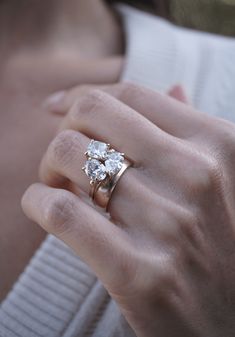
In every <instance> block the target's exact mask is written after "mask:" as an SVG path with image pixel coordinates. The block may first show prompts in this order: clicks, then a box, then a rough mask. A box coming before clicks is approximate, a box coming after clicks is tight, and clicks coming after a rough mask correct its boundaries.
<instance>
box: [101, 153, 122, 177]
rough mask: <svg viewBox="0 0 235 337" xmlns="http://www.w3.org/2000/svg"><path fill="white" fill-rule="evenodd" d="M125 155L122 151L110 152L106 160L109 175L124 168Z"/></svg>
mask: <svg viewBox="0 0 235 337" xmlns="http://www.w3.org/2000/svg"><path fill="white" fill-rule="evenodd" d="M123 161H124V157H123V155H122V154H121V153H119V152H116V151H112V152H110V153H108V158H107V160H105V167H106V171H107V172H108V174H109V175H114V174H116V173H118V172H119V171H120V170H121V168H122V163H123Z"/></svg>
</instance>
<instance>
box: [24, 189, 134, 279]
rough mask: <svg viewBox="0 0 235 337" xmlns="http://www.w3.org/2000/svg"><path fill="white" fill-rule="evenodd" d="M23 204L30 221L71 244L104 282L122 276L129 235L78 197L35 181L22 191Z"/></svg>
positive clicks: (127, 251) (124, 272)
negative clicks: (23, 192)
mask: <svg viewBox="0 0 235 337" xmlns="http://www.w3.org/2000/svg"><path fill="white" fill-rule="evenodd" d="M22 207H23V210H24V212H25V214H26V215H27V216H28V217H29V218H30V219H31V220H33V221H35V222H36V223H38V224H39V225H40V226H42V227H43V228H44V229H45V230H46V231H47V232H49V233H52V234H54V235H56V236H57V237H58V238H60V239H61V240H63V241H64V242H65V243H66V244H67V245H68V246H70V247H71V248H72V249H73V250H74V251H75V252H76V253H77V254H78V255H79V256H80V257H81V258H82V259H83V260H84V261H85V262H86V263H87V264H88V265H89V266H90V267H91V268H92V269H93V270H94V272H95V273H96V274H97V276H98V277H99V278H100V279H101V280H102V281H103V282H104V283H105V284H113V283H114V282H117V281H118V280H119V281H121V277H124V278H125V276H126V275H127V270H125V268H127V262H126V259H127V256H128V254H129V256H130V254H131V242H130V239H129V237H128V236H127V234H126V233H125V232H124V231H122V230H121V229H120V228H119V227H117V226H115V225H114V224H112V223H111V222H110V221H109V220H108V219H107V218H105V217H104V216H102V215H101V214H99V213H98V212H97V211H96V210H94V209H93V208H92V207H90V206H89V205H87V204H86V203H84V202H83V201H82V200H81V199H80V198H78V197H76V196H75V195H73V194H72V193H70V192H68V191H65V190H60V189H54V188H50V187H48V186H45V185H43V184H34V185H32V186H30V187H29V189H28V190H27V191H26V192H25V194H24V196H23V198H22ZM120 275H122V276H120ZM115 278H117V279H116V280H115Z"/></svg>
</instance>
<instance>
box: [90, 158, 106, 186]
mask: <svg viewBox="0 0 235 337" xmlns="http://www.w3.org/2000/svg"><path fill="white" fill-rule="evenodd" d="M85 173H86V175H87V176H88V177H89V178H90V179H91V180H93V181H102V180H104V179H105V178H106V175H107V173H106V168H105V166H104V164H102V163H101V162H99V160H96V159H88V160H87V161H86V164H85Z"/></svg>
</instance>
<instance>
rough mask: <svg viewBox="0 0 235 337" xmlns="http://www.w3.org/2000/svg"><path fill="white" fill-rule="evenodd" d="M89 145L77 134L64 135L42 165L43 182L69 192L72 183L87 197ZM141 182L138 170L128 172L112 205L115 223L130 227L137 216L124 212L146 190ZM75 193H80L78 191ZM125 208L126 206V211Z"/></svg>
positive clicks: (49, 149) (53, 146)
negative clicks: (85, 153) (68, 186)
mask: <svg viewBox="0 0 235 337" xmlns="http://www.w3.org/2000/svg"><path fill="white" fill-rule="evenodd" d="M89 143H90V139H89V138H88V137H86V136H85V135H83V134H81V133H79V132H77V131H73V130H66V131H63V132H61V133H60V134H59V135H58V136H57V137H56V138H55V139H54V140H53V142H52V143H51V144H50V146H49V148H48V150H47V152H46V154H45V155H44V157H43V159H42V162H41V165H40V178H41V180H42V182H44V183H45V184H47V185H49V186H52V187H57V188H67V182H68V181H70V182H72V183H74V184H75V185H76V186H78V187H79V189H80V190H82V191H84V192H85V193H87V194H88V193H89V191H90V188H91V186H90V183H89V178H88V177H87V176H86V174H85V173H84V172H83V170H82V167H83V166H84V163H85V161H86V157H85V155H84V152H85V151H86V149H87V145H88V144H89ZM142 179H143V178H142V172H139V171H138V170H137V169H136V168H129V169H128V170H127V171H126V172H125V173H124V174H123V176H122V177H121V179H120V180H119V182H118V184H117V187H116V188H115V190H114V192H113V195H112V198H111V201H110V203H109V211H110V214H111V215H112V217H113V218H114V219H115V220H117V221H120V220H122V221H123V222H124V223H127V222H128V219H131V218H133V215H135V214H136V210H135V209H133V208H131V209H129V211H128V212H125V209H126V207H130V205H132V203H133V194H135V193H137V191H138V193H140V190H141V189H143V186H142V187H140V186H141V182H142ZM74 191H76V193H79V190H77V189H74ZM123 204H125V207H124V211H123ZM122 213H123V214H126V219H125V218H123V217H122V216H121V214H122Z"/></svg>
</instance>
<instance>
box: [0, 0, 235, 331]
mask: <svg viewBox="0 0 235 337" xmlns="http://www.w3.org/2000/svg"><path fill="white" fill-rule="evenodd" d="M118 10H119V11H120V13H121V15H122V17H123V24H124V27H125V31H126V46H127V48H126V65H125V68H124V71H123V74H122V80H123V81H125V80H128V81H133V82H135V83H139V84H142V85H146V86H148V87H150V88H152V89H157V90H160V91H166V90H168V89H169V88H170V87H171V86H172V85H175V84H178V83H180V84H182V85H183V86H184V88H185V89H186V91H187V93H188V95H189V97H190V98H191V102H192V103H193V104H194V105H195V106H196V107H197V108H199V109H201V110H203V111H205V112H208V113H210V114H213V115H218V116H221V117H224V118H227V119H230V120H233V121H235V39H231V38H224V37H219V36H215V35H210V34H205V33H198V32H194V31H191V30H187V29H183V28H178V27H175V26H174V25H172V24H170V23H168V22H167V21H165V20H163V19H160V18H157V17H155V16H152V15H150V14H146V13H143V12H140V11H138V10H135V9H132V8H130V7H127V6H123V5H120V6H118ZM58 336H63V337H80V336H86V337H121V336H123V337H133V336H135V334H134V333H133V332H132V331H131V329H130V328H129V326H128V324H127V323H126V321H125V319H124V318H123V316H122V315H121V314H120V311H119V308H118V307H117V305H116V304H115V302H114V301H113V300H112V299H111V298H110V297H109V295H108V294H107V292H106V290H105V289H104V287H103V286H102V284H101V283H100V282H99V280H97V278H96V277H95V275H94V274H93V272H92V271H91V270H90V268H89V267H88V266H87V265H86V264H85V263H83V262H82V261H81V260H80V258H79V257H78V256H76V255H75V254H74V253H73V252H72V251H71V249H70V248H68V247H66V246H65V244H64V243H62V242H60V241H59V240H58V239H57V238H55V237H53V236H51V235H48V237H47V239H46V240H45V241H44V243H43V244H42V246H41V247H40V248H39V249H38V251H37V252H36V254H35V256H34V257H33V258H32V260H31V262H30V263H29V265H28V266H27V268H26V270H25V271H24V272H23V274H22V275H21V276H20V278H19V280H18V281H17V282H16V284H15V286H14V288H13V290H12V291H11V292H10V293H9V295H8V296H7V298H6V299H5V300H4V301H3V303H2V304H1V307H0V337H58Z"/></svg>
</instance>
